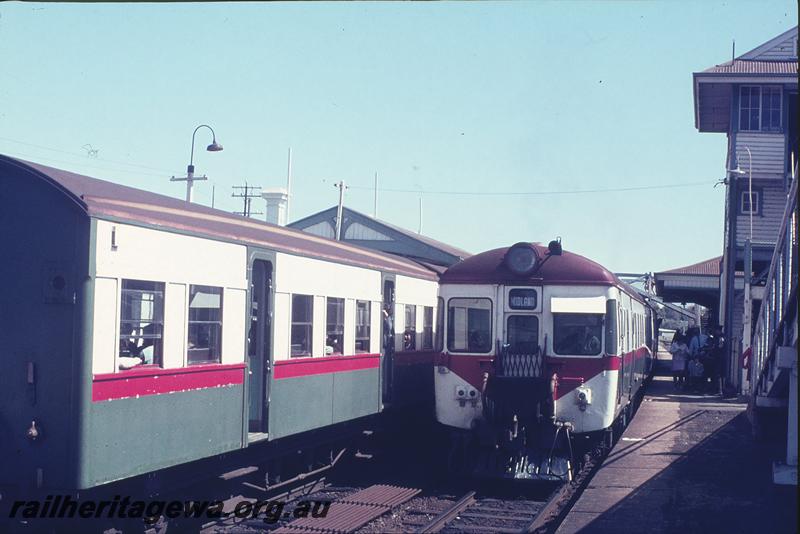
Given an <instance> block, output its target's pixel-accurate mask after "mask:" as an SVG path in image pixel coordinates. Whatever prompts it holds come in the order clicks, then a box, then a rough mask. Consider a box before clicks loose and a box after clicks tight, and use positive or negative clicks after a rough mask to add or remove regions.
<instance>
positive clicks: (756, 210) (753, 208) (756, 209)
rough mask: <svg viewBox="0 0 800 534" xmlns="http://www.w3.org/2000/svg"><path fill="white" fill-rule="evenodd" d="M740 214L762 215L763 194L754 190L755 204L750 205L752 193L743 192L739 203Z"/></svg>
mask: <svg viewBox="0 0 800 534" xmlns="http://www.w3.org/2000/svg"><path fill="white" fill-rule="evenodd" d="M739 213H741V214H742V215H750V214H751V213H752V214H753V215H760V214H761V192H760V191H756V190H753V204H752V205H751V204H750V191H749V190H746V191H742V193H741V201H740V202H739Z"/></svg>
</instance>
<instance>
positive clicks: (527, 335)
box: [506, 315, 539, 354]
mask: <svg viewBox="0 0 800 534" xmlns="http://www.w3.org/2000/svg"><path fill="white" fill-rule="evenodd" d="M506 343H507V344H508V351H509V352H510V353H511V354H536V353H537V352H539V319H538V318H537V317H536V316H534V315H511V316H509V318H508V330H507V332H506Z"/></svg>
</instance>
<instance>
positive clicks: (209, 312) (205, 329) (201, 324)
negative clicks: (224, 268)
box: [188, 286, 222, 365]
mask: <svg viewBox="0 0 800 534" xmlns="http://www.w3.org/2000/svg"><path fill="white" fill-rule="evenodd" d="M188 346H189V351H188V361H189V365H191V364H193V363H219V362H221V361H222V358H221V354H220V353H221V351H222V288H221V287H210V286H189V345H188Z"/></svg>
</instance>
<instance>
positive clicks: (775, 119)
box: [761, 86, 781, 132]
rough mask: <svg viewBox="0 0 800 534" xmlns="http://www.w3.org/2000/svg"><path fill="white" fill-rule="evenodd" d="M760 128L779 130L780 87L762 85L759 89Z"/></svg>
mask: <svg viewBox="0 0 800 534" xmlns="http://www.w3.org/2000/svg"><path fill="white" fill-rule="evenodd" d="M761 130H762V131H765V132H766V131H769V132H779V131H781V88H780V87H769V86H767V87H764V88H762V91H761Z"/></svg>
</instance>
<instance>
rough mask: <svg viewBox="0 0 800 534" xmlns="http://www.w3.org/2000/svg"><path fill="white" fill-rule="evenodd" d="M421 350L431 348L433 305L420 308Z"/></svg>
mask: <svg viewBox="0 0 800 534" xmlns="http://www.w3.org/2000/svg"><path fill="white" fill-rule="evenodd" d="M422 312H423V313H422V350H432V349H433V306H425V307H424V308H423V309H422Z"/></svg>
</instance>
